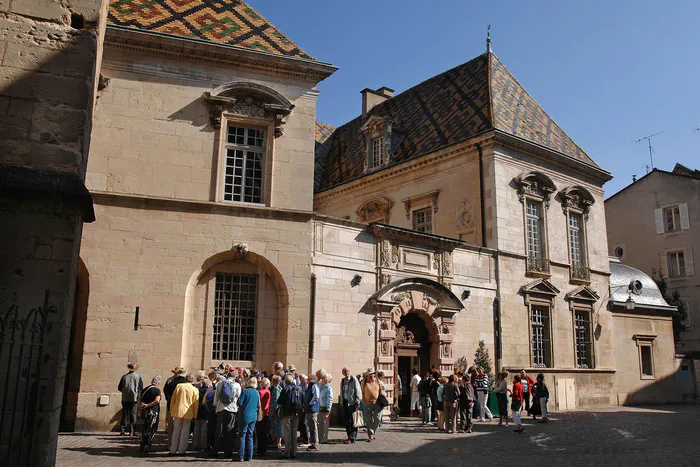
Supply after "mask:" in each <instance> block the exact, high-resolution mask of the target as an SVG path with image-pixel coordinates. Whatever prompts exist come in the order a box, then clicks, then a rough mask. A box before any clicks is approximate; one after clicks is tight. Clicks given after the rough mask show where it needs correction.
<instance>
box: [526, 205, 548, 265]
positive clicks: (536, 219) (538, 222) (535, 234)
mask: <svg viewBox="0 0 700 467" xmlns="http://www.w3.org/2000/svg"><path fill="white" fill-rule="evenodd" d="M526 209H527V211H526V216H527V255H528V256H529V257H530V258H543V257H544V255H543V254H542V253H543V251H542V245H543V243H542V203H541V202H539V201H535V200H532V199H528V200H527V205H526Z"/></svg>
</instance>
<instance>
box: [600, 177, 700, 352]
mask: <svg viewBox="0 0 700 467" xmlns="http://www.w3.org/2000/svg"><path fill="white" fill-rule="evenodd" d="M605 212H606V215H607V219H608V238H609V246H610V254H611V255H613V256H616V257H619V258H620V259H621V260H622V261H623V262H624V263H625V264H629V265H630V266H634V267H635V268H638V269H641V270H642V271H644V272H645V273H647V274H649V275H652V274H654V272H656V273H657V274H656V276H657V278H658V275H661V276H662V277H664V278H665V279H666V282H667V285H668V290H669V292H673V291H677V292H678V294H679V295H680V298H681V300H682V301H683V303H684V305H685V308H686V312H687V315H688V316H687V319H686V320H685V322H684V323H683V324H684V326H685V328H686V329H685V331H683V332H682V333H681V334H680V341H679V342H678V346H677V349H676V350H677V351H678V353H683V354H688V355H691V354H694V355H696V358H700V326H698V323H700V275H697V274H695V267H694V265H693V252H694V251H695V252H698V251H700V235H698V232H697V231H698V229H699V228H700V171H697V170H691V169H688V168H687V167H684V166H683V165H681V164H676V166H675V167H674V169H673V171H671V172H667V171H665V170H659V169H654V170H652V171H651V172H649V173H648V174H647V175H645V176H644V177H642V178H640V179H639V180H637V181H635V182H634V183H632V184H631V185H628V186H627V187H625V188H623V189H622V190H620V191H619V192H617V193H615V194H614V195H613V196H611V197H610V198H608V199H607V200H606V201H605Z"/></svg>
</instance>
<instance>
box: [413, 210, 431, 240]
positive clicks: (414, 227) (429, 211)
mask: <svg viewBox="0 0 700 467" xmlns="http://www.w3.org/2000/svg"><path fill="white" fill-rule="evenodd" d="M420 212H425V213H427V214H428V215H429V216H430V221H429V222H430V224H429V227H430V232H426V231H421V230H418V229H417V227H416V214H418V213H420ZM433 214H434V208H433V206H423V207H420V208H417V209H413V210H412V211H411V229H412V230H414V231H416V232H420V233H424V234H429V235H432V234H433V231H434V227H435V225H434V218H435V216H434V215H433Z"/></svg>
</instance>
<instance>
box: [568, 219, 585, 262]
mask: <svg viewBox="0 0 700 467" xmlns="http://www.w3.org/2000/svg"><path fill="white" fill-rule="evenodd" d="M582 219H583V216H581V214H577V213H574V212H570V213H569V246H570V248H571V264H573V265H575V266H583V265H584V258H585V254H584V251H583V229H582V224H583V223H582Z"/></svg>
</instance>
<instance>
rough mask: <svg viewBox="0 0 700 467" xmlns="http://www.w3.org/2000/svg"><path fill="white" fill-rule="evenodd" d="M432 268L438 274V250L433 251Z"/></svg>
mask: <svg viewBox="0 0 700 467" xmlns="http://www.w3.org/2000/svg"><path fill="white" fill-rule="evenodd" d="M433 269H435V271H436V272H437V273H438V274H440V252H439V251H436V252H435V253H433Z"/></svg>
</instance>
